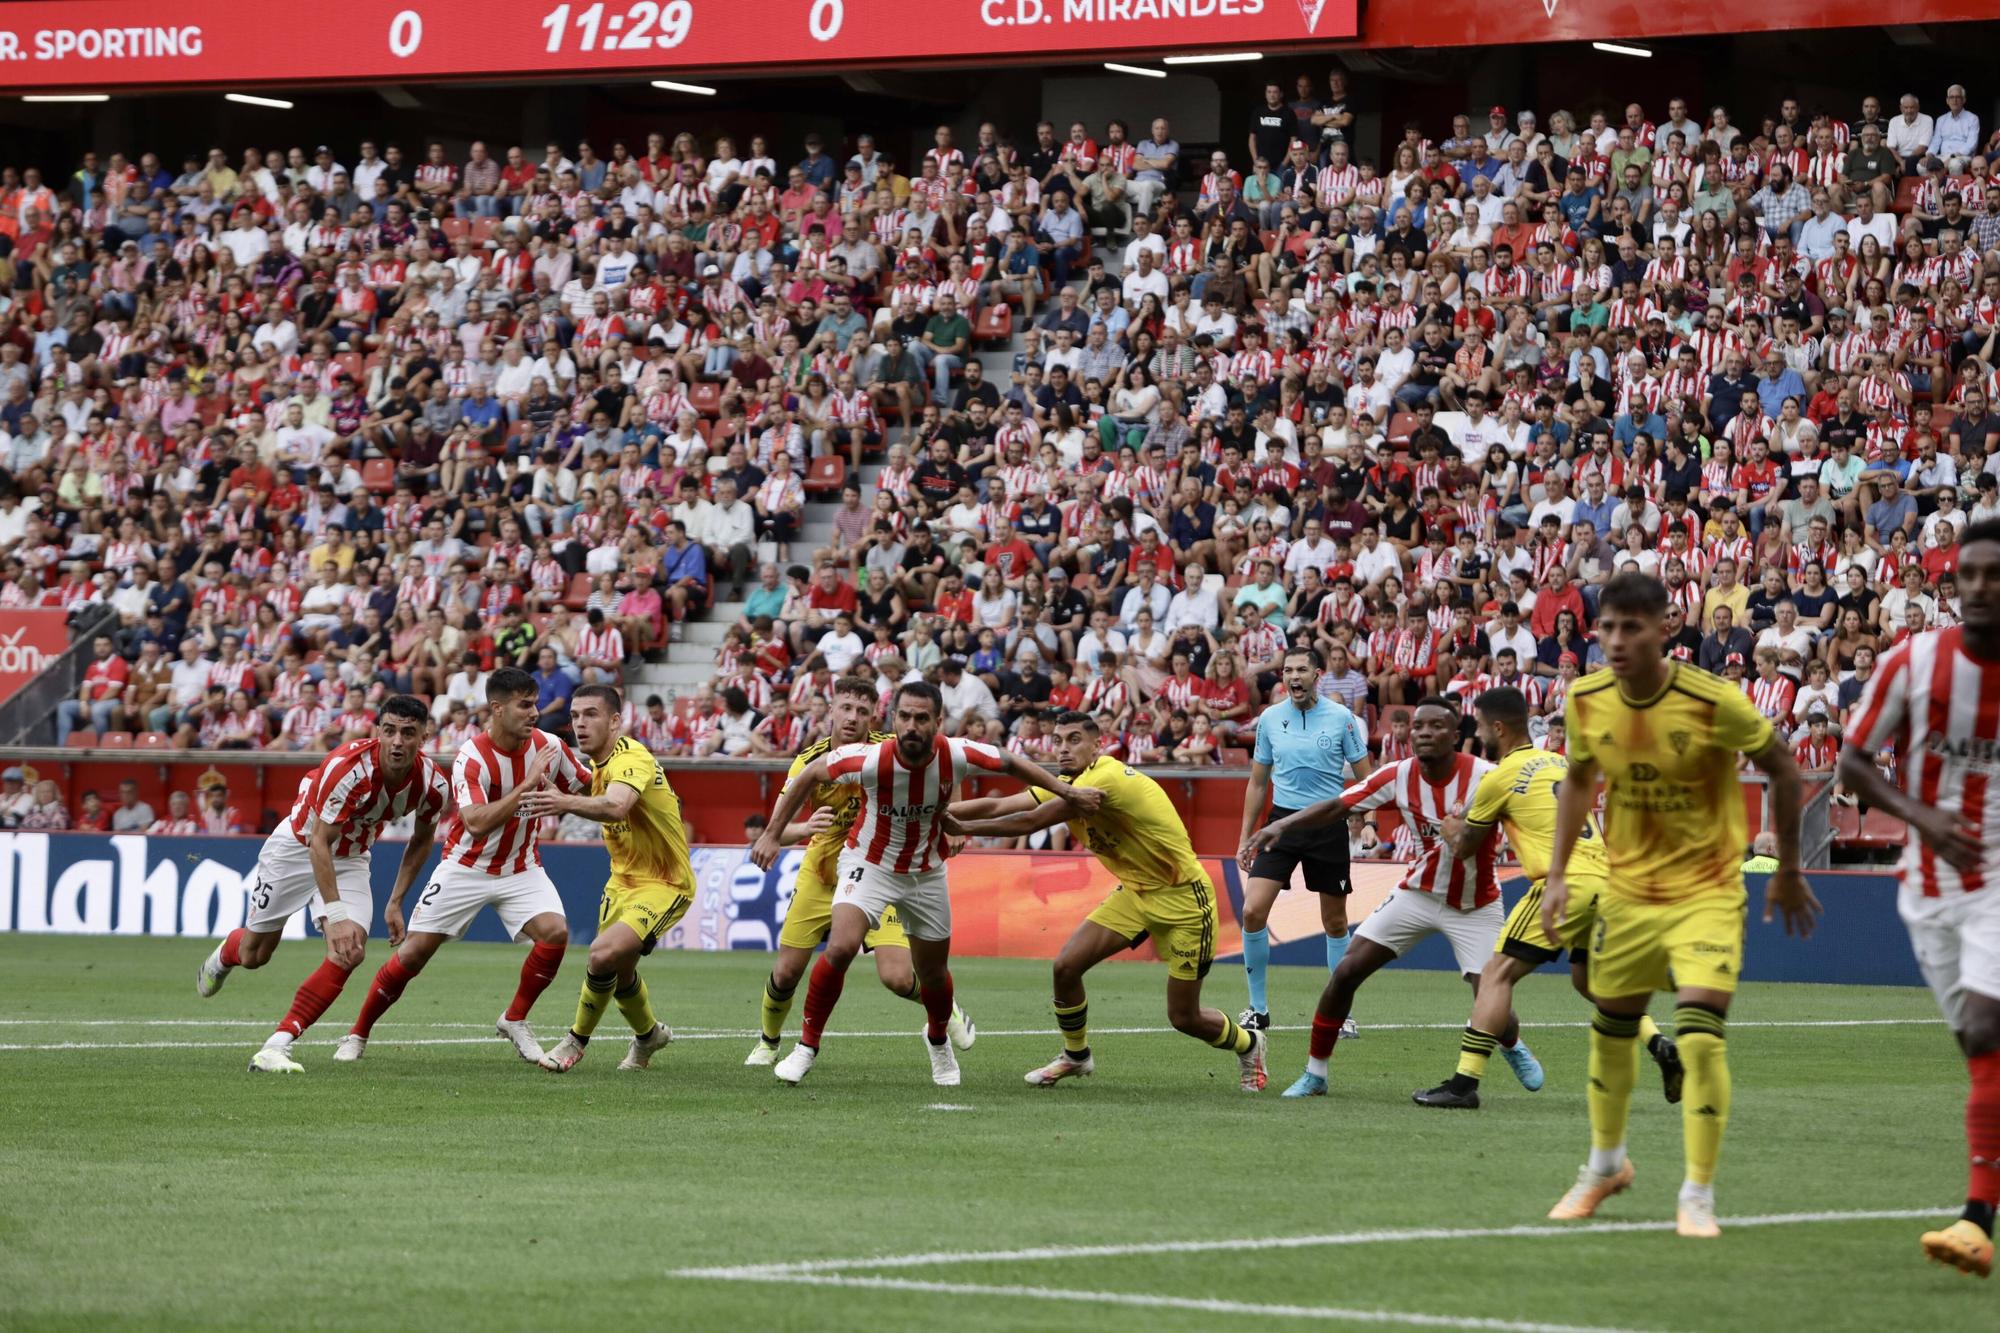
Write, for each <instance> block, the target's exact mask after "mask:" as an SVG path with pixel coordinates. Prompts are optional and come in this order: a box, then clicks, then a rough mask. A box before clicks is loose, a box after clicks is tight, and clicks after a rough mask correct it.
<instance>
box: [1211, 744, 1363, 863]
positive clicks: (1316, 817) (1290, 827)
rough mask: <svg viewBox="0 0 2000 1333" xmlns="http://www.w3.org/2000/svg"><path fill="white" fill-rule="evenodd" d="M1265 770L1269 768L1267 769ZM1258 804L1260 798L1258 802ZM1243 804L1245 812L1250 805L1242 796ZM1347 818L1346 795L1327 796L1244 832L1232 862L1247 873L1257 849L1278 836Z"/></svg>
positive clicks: (1257, 852)
mask: <svg viewBox="0 0 2000 1333" xmlns="http://www.w3.org/2000/svg"><path fill="white" fill-rule="evenodd" d="M1266 772H1269V770H1268V769H1267V770H1266ZM1259 804H1261V802H1259ZM1243 808H1244V810H1245V811H1246V812H1247V811H1249V810H1251V809H1253V808H1254V807H1253V806H1252V804H1251V802H1250V801H1249V799H1248V798H1247V797H1246V798H1245V800H1244V803H1243ZM1346 818H1347V796H1346V795H1345V793H1343V794H1342V795H1339V796H1335V797H1333V798H1332V799H1330V800H1325V801H1316V802H1314V803H1313V804H1311V805H1309V806H1307V807H1306V808H1305V809H1303V810H1295V811H1293V812H1292V813H1291V814H1289V815H1286V816H1285V817H1284V818H1283V819H1274V820H1272V821H1271V822H1270V823H1268V824H1266V825H1264V827H1262V828H1260V829H1252V830H1250V831H1249V832H1247V833H1245V834H1244V837H1243V846H1242V847H1241V848H1239V849H1238V850H1237V853H1236V863H1237V864H1238V865H1240V866H1242V867H1243V873H1245V874H1246V875H1247V874H1249V873H1250V867H1251V866H1252V865H1254V864H1256V861H1257V856H1258V854H1259V853H1261V852H1263V851H1265V850H1267V849H1268V848H1271V847H1274V846H1276V845H1277V843H1278V840H1279V839H1280V838H1283V837H1285V836H1286V835H1287V834H1290V833H1297V832H1298V831H1299V830H1301V829H1313V828H1320V827H1322V826H1323V825H1326V824H1337V823H1339V822H1341V821H1342V820H1344V819H1346Z"/></svg>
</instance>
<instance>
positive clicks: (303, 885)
mask: <svg viewBox="0 0 2000 1333" xmlns="http://www.w3.org/2000/svg"><path fill="white" fill-rule="evenodd" d="M429 722H430V713H429V710H427V709H426V708H425V707H424V705H423V702H422V701H421V700H419V699H415V698H412V697H411V696H410V695H407V694H399V695H396V696H395V697H394V698H391V699H389V700H387V701H386V702H385V703H384V704H383V705H382V712H381V716H380V717H379V718H378V719H377V720H376V726H375V734H374V735H373V736H371V737H370V738H368V739H367V740H362V741H353V742H350V743H349V744H346V745H343V746H341V747H340V748H339V749H337V750H335V751H334V752H333V753H332V754H331V755H328V756H327V760H326V762H325V763H323V764H321V765H320V766H319V767H318V768H315V769H314V770H313V771H312V772H311V773H308V774H307V775H306V777H305V779H304V781H302V782H300V783H299V794H298V799H297V800H296V801H294V802H293V804H292V810H291V813H290V814H289V815H287V816H286V817H285V820H284V822H283V823H281V824H279V825H278V827H277V829H276V831H274V832H273V833H272V834H271V836H270V837H269V838H267V839H265V840H264V847H263V850H262V851H260V852H259V853H258V855H257V868H256V870H255V871H254V872H253V873H252V874H251V877H250V883H249V885H248V893H249V898H250V903H249V909H248V912H247V915H246V916H245V919H244V924H243V925H242V926H240V927H238V928H237V929H235V930H232V931H230V932H229V935H228V938H226V939H224V940H223V941H222V943H221V944H220V945H219V946H217V948H216V950H215V952H213V953H211V954H210V955H209V956H208V957H207V959H206V960H204V961H203V963H202V965H201V970H200V972H199V973H198V974H197V976H196V979H195V990H196V992H197V993H198V994H200V995H202V996H210V995H213V994H215V993H216V992H217V991H218V990H221V989H222V983H223V981H224V980H226V979H227V978H228V976H229V973H230V971H231V969H233V968H237V967H247V968H252V969H255V968H259V967H262V966H263V965H264V964H265V963H268V962H269V961H271V955H272V954H273V953H275V952H277V948H278V940H279V938H280V937H281V935H282V934H283V932H284V929H285V925H286V923H287V922H289V921H290V920H291V918H292V917H293V916H294V915H296V914H297V912H298V911H299V909H300V908H303V907H310V909H311V913H312V917H313V919H314V920H315V921H317V922H319V923H320V930H321V932H322V933H323V934H324V935H325V936H326V961H324V962H322V963H321V964H320V965H319V967H318V969H316V970H315V971H314V972H313V974H312V975H311V976H309V977H307V978H306V979H305V984H304V985H302V986H300V987H299V989H298V993H297V994H295V995H294V996H293V997H292V1007H291V1008H290V1009H289V1010H288V1011H286V1013H285V1016H284V1018H282V1019H281V1020H279V1023H278V1028H277V1031H275V1032H273V1033H272V1034H271V1037H270V1039H269V1040H268V1041H266V1042H265V1043H264V1047H263V1049H262V1050H260V1051H258V1052H257V1054H256V1055H255V1056H253V1057H252V1058H251V1060H250V1068H251V1069H252V1070H254V1071H257V1072H260V1073H267V1074H279V1073H283V1074H296V1073H298V1072H299V1071H300V1066H299V1064H298V1063H297V1062H296V1061H294V1060H293V1059H292V1056H291V1051H292V1043H293V1042H294V1041H296V1040H297V1039H298V1037H299V1035H300V1034H301V1033H303V1032H304V1031H305V1030H306V1029H307V1028H309V1027H311V1026H312V1025H313V1023H314V1022H316V1021H317V1020H318V1019H319V1016H320V1015H321V1014H323V1013H325V1012H326V1009H327V1006H328V1005H330V1004H332V1003H333V1002H334V1001H335V1000H337V999H339V998H340V992H341V988H342V987H344V986H345V985H346V984H347V976H348V973H350V972H352V971H353V970H354V969H355V967H357V966H358V965H359V964H360V962H361V958H362V955H363V952H364V950H365V948H366V946H367V940H368V925H369V923H370V922H371V921H373V920H374V919H375V899H374V894H373V892H372V891H371V890H370V887H369V870H370V865H369V859H370V853H371V851H372V849H373V848H374V846H375V840H376V838H378V837H380V836H381V833H382V829H383V826H384V825H387V824H392V823H394V822H396V821H397V820H399V819H402V818H403V817H404V816H406V815H408V816H414V818H415V820H416V826H415V828H414V830H413V831H412V833H411V835H410V841H409V843H408V845H406V846H405V847H404V848H403V860H402V864H401V865H400V866H399V867H398V868H397V870H396V887H395V890H394V892H393V893H392V894H391V896H390V906H389V909H388V913H387V915H386V920H387V924H388V926H389V930H390V935H391V937H392V938H396V937H400V935H401V933H402V924H403V923H402V917H401V916H400V914H398V913H397V911H396V908H395V903H396V901H397V900H398V899H400V898H401V897H402V895H403V894H404V893H405V892H407V891H408V889H409V887H410V885H411V883H412V882H414V881H415V880H416V878H417V872H418V871H420V870H422V869H423V866H424V862H425V861H427V860H429V859H430V854H431V842H432V838H433V836H434V834H435V831H436V828H437V821H438V820H439V819H441V818H442V817H443V816H444V812H445V811H446V809H448V808H449V807H450V805H451V797H450V793H449V791H448V790H447V789H446V786H447V784H446V782H445V776H444V773H443V772H442V771H440V770H439V768H438V766H437V765H436V764H434V763H432V762H431V761H430V760H429V759H426V758H425V757H424V755H423V745H424V734H425V732H426V731H427V730H428V729H429Z"/></svg>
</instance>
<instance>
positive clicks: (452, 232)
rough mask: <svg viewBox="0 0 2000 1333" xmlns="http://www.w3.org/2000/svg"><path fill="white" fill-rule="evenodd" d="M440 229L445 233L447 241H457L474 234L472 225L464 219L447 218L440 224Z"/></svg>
mask: <svg viewBox="0 0 2000 1333" xmlns="http://www.w3.org/2000/svg"><path fill="white" fill-rule="evenodd" d="M438 228H439V230H441V231H443V232H444V238H445V239H446V240H447V241H455V240H457V239H458V238H459V237H461V236H470V235H471V234H472V224H471V223H469V222H467V221H466V220H465V219H464V218H446V219H445V220H444V221H443V222H440V223H439V224H438Z"/></svg>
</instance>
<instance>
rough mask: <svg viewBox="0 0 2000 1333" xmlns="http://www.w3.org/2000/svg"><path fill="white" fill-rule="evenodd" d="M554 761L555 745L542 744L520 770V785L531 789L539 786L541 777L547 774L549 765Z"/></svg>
mask: <svg viewBox="0 0 2000 1333" xmlns="http://www.w3.org/2000/svg"><path fill="white" fill-rule="evenodd" d="M555 761H556V747H555V746H553V745H544V746H543V747H542V748H541V749H539V750H537V751H535V754H534V757H533V758H532V759H530V760H528V766H527V767H526V768H525V769H523V770H522V771H521V785H522V786H523V787H526V788H528V789H529V790H531V791H532V790H533V789H534V788H536V787H538V786H540V785H541V782H542V779H543V778H545V777H547V776H548V773H549V765H550V764H553V763H554V762H555Z"/></svg>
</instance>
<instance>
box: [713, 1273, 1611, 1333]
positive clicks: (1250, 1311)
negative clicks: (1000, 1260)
mask: <svg viewBox="0 0 2000 1333" xmlns="http://www.w3.org/2000/svg"><path fill="white" fill-rule="evenodd" d="M736 1280H738V1281H753V1282H755V1281H774V1282H786V1283H799V1284H802V1285H807V1286H818V1287H869V1288H874V1289H876V1290H881V1291H918V1292H935V1293H938V1294H941V1295H946V1296H1013V1297H1018V1298H1022V1299H1026V1300H1037V1301H1060V1302H1062V1303H1063V1304H1066V1305H1071V1304H1075V1303H1077V1302H1085V1303H1091V1304H1097V1305H1123V1306H1136V1307H1138V1308H1141V1309H1154V1310H1194V1311H1198V1312H1200V1313H1202V1314H1219V1315H1264V1316H1267V1317H1270V1318H1274V1319H1320V1320H1340V1321H1343V1322H1346V1323H1350V1324H1400V1325H1403V1326H1405V1327H1415V1328H1455V1329H1471V1330H1475V1331H1476V1333H1639V1331H1638V1330H1634V1329H1623V1328H1607V1327H1604V1326H1601V1325H1593V1324H1551V1323H1546V1322H1543V1321H1540V1320H1535V1321H1524V1320H1518V1319H1488V1318H1480V1317H1477V1316H1461V1315H1441V1314H1418V1313H1416V1312H1414V1311H1409V1310H1369V1309H1348V1308H1344V1307H1341V1306H1337V1305H1261V1304H1256V1303H1253V1302H1249V1301H1224V1300H1212V1299H1204V1298H1200V1297H1192V1296H1155V1295H1149V1294H1146V1293H1143V1292H1130V1291H1079V1290H1076V1289H1075V1288H1071V1287H1021V1286H982V1285H980V1284H978V1283H971V1282H924V1281H919V1280H917V1279H914V1278H896V1277H838V1276H827V1275H820V1276H791V1277H783V1278H749V1279H741V1278H739V1279H736Z"/></svg>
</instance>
